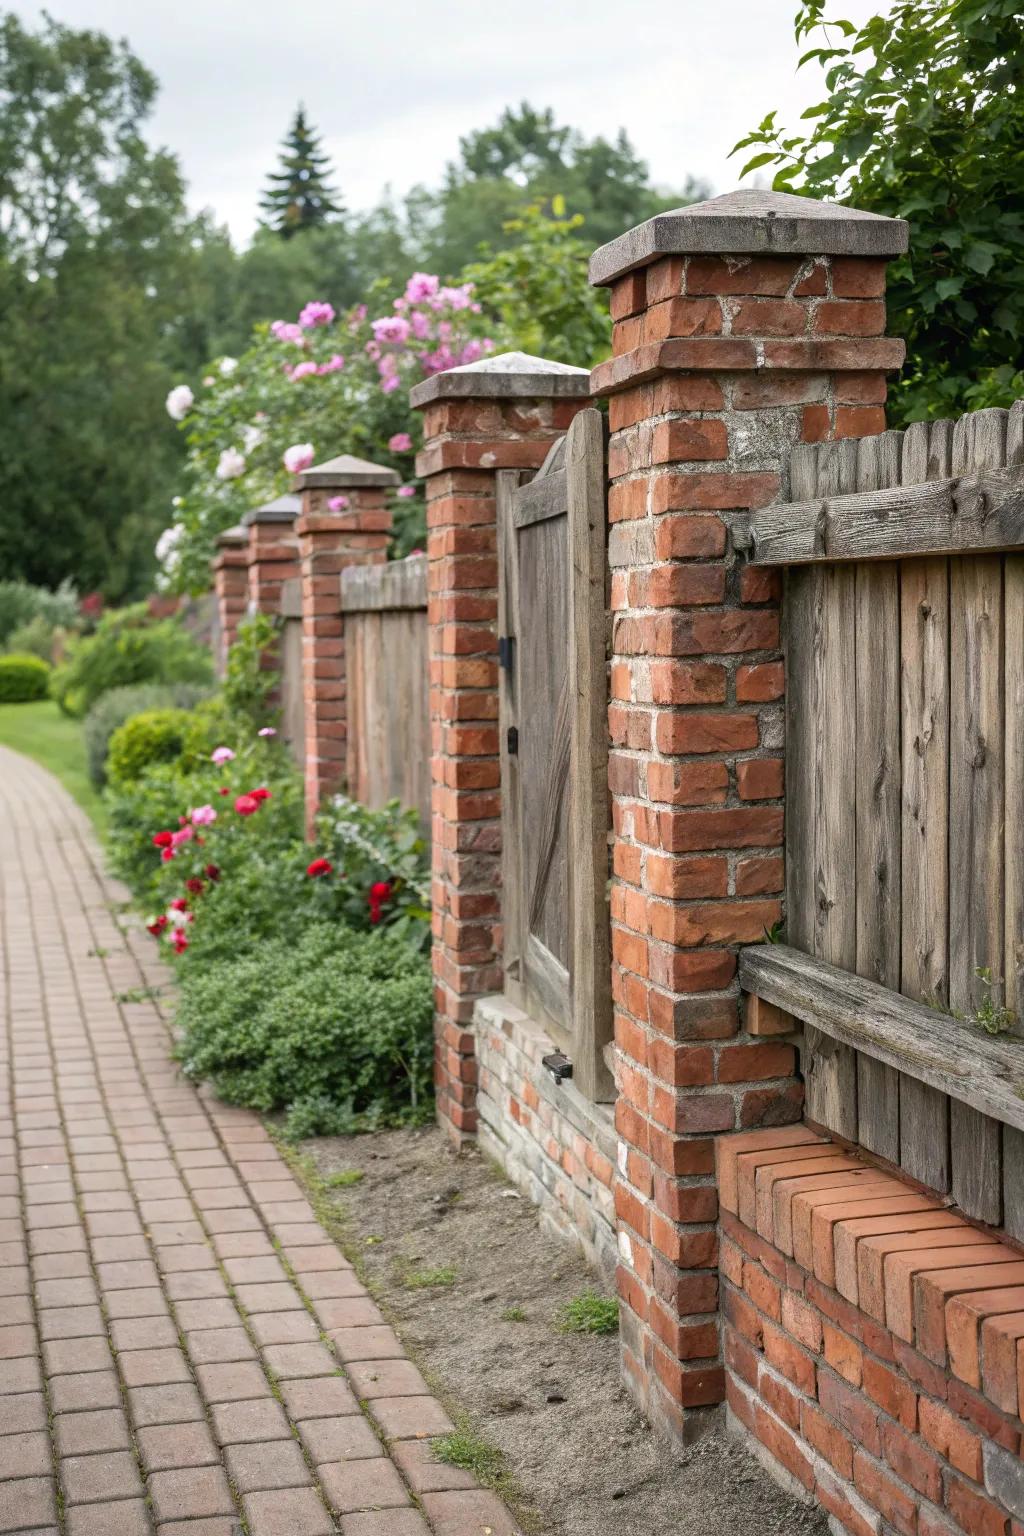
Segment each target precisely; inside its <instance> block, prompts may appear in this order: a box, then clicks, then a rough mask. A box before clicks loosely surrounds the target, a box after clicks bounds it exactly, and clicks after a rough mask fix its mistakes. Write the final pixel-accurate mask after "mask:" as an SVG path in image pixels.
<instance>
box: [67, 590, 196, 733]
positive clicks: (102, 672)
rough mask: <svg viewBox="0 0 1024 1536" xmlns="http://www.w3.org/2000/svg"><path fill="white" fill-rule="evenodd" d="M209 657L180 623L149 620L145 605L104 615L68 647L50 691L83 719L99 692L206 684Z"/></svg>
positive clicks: (70, 711) (71, 711)
mask: <svg viewBox="0 0 1024 1536" xmlns="http://www.w3.org/2000/svg"><path fill="white" fill-rule="evenodd" d="M212 676H213V665H212V661H211V657H210V654H209V652H208V651H207V650H206V648H205V647H204V646H202V645H200V644H199V643H198V641H196V640H194V639H193V638H192V636H191V635H190V634H189V633H188V631H187V630H186V629H185V628H184V627H183V626H182V624H181V623H180V621H179V620H178V619H158V620H156V621H153V620H152V619H151V618H150V616H149V611H148V609H147V606H146V604H145V603H136V604H135V605H134V606H132V607H130V608H120V609H115V610H114V611H113V612H111V613H108V614H104V616H103V618H102V619H101V620H100V622H99V624H98V625H97V627H96V631H95V633H94V634H92V635H85V636H80V637H79V638H78V639H76V640H74V641H72V642H71V644H70V645H69V646H68V653H67V657H66V659H65V660H64V661H63V662H62V663H61V665H60V666H59V667H58V668H57V669H56V671H55V672H54V675H53V683H52V693H53V696H54V698H55V699H56V700H57V703H58V704H59V705H60V707H61V709H62V710H64V712H65V713H66V714H69V715H75V716H77V717H79V718H81V717H82V716H84V715H87V714H88V712H89V710H90V709H91V708H92V706H93V705H94V704H95V702H96V700H97V699H98V698H99V697H100V695H101V694H103V693H106V692H108V690H109V689H111V688H123V687H127V686H128V685H130V684H133V683H209V682H210V681H211V680H212Z"/></svg>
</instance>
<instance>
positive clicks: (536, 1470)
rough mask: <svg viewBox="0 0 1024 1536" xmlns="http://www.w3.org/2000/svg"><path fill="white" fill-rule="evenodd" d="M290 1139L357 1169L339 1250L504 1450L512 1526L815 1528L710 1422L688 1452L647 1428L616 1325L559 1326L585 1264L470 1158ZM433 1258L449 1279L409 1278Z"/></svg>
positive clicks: (791, 1531)
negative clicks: (623, 1364) (601, 1332)
mask: <svg viewBox="0 0 1024 1536" xmlns="http://www.w3.org/2000/svg"><path fill="white" fill-rule="evenodd" d="M304 1151H306V1152H307V1153H308V1154H309V1155H310V1156H311V1158H312V1160H313V1162H314V1164H315V1166H316V1169H317V1170H318V1173H319V1175H320V1176H321V1177H325V1178H326V1177H329V1176H330V1175H332V1174H337V1173H339V1172H341V1171H343V1170H347V1169H350V1170H355V1171H359V1172H362V1174H363V1178H362V1179H361V1180H360V1182H359V1183H357V1184H354V1185H352V1186H350V1187H345V1188H337V1187H335V1188H332V1189H331V1190H330V1197H331V1199H332V1200H337V1201H338V1202H339V1203H340V1204H341V1206H342V1207H343V1209H344V1210H345V1212H346V1246H348V1248H349V1252H350V1254H351V1255H352V1256H354V1257H357V1258H358V1262H359V1264H360V1267H361V1269H362V1271H363V1273H364V1277H365V1278H366V1280H367V1282H368V1284H369V1286H370V1288H371V1290H372V1291H373V1293H374V1294H375V1295H376V1297H377V1299H378V1301H380V1303H381V1304H382V1306H383V1307H384V1309H385V1311H386V1312H388V1313H390V1314H391V1316H392V1317H393V1319H394V1321H395V1324H396V1326H397V1328H398V1330H399V1333H400V1335H401V1337H402V1339H403V1342H404V1344H405V1346H406V1348H407V1349H408V1350H409V1352H410V1354H411V1355H412V1357H413V1358H414V1359H415V1360H416V1362H417V1364H418V1365H419V1367H420V1369H421V1370H422V1371H423V1373H424V1374H425V1375H426V1377H427V1379H428V1381H429V1382H430V1384H431V1386H432V1387H433V1388H434V1390H435V1391H437V1392H438V1393H439V1394H440V1395H441V1396H442V1397H443V1398H444V1399H445V1401H446V1402H447V1404H448V1406H449V1409H450V1410H451V1412H452V1413H453V1416H454V1417H456V1419H458V1418H459V1415H460V1411H461V1412H464V1413H465V1414H466V1417H467V1419H468V1421H469V1422H470V1423H471V1424H472V1426H473V1428H474V1429H475V1430H476V1431H477V1432H478V1433H479V1434H480V1435H481V1436H482V1437H483V1438H484V1439H485V1440H487V1441H489V1442H490V1443H491V1444H492V1445H494V1446H496V1447H497V1448H498V1449H499V1450H500V1451H501V1452H502V1453H503V1456H504V1459H505V1463H506V1466H507V1469H508V1472H509V1475H510V1478H511V1482H512V1485H513V1486H512V1489H511V1490H510V1491H509V1497H510V1498H511V1499H512V1501H513V1504H514V1505H515V1506H517V1507H518V1513H519V1516H520V1519H521V1522H522V1524H523V1526H524V1529H526V1530H527V1531H529V1532H531V1533H538V1536H726V1533H728V1536H825V1533H827V1531H828V1524H827V1520H826V1518H825V1516H824V1515H823V1514H822V1513H821V1512H820V1511H819V1510H816V1509H808V1508H807V1507H806V1506H805V1505H803V1504H801V1503H798V1502H796V1500H794V1499H792V1498H790V1497H789V1496H788V1495H787V1494H786V1493H785V1492H783V1491H782V1490H781V1489H780V1488H779V1487H778V1486H777V1484H776V1483H775V1482H774V1481H773V1480H772V1479H771V1478H770V1477H769V1476H768V1474H767V1473H766V1472H765V1471H764V1470H763V1469H762V1468H761V1466H760V1465H759V1464H758V1463H757V1462H756V1461H755V1460H754V1459H753V1457H752V1456H750V1455H748V1454H747V1453H746V1452H745V1451H743V1450H742V1449H741V1448H740V1447H739V1446H738V1445H736V1444H735V1443H734V1442H732V1441H731V1440H729V1439H728V1438H727V1437H726V1436H725V1435H724V1433H723V1434H721V1435H712V1436H709V1437H708V1438H706V1439H705V1440H703V1441H702V1442H700V1443H699V1444H698V1445H696V1446H693V1447H692V1448H690V1449H689V1450H686V1451H673V1450H671V1449H669V1448H667V1447H666V1446H665V1445H664V1444H662V1443H660V1442H659V1441H658V1440H656V1439H655V1437H654V1436H653V1435H652V1434H651V1432H650V1430H649V1429H648V1428H647V1426H646V1424H645V1423H644V1421H643V1419H642V1418H641V1416H640V1414H639V1413H638V1412H637V1410H636V1409H635V1408H634V1407H633V1405H632V1403H631V1401H630V1399H629V1398H628V1396H627V1394H626V1392H625V1391H624V1389H623V1387H622V1386H621V1384H620V1381H619V1367H618V1340H617V1338H615V1337H614V1336H612V1337H608V1336H597V1335H592V1334H588V1335H582V1334H575V1333H566V1332H563V1331H561V1328H560V1313H561V1310H562V1308H563V1307H564V1305H565V1304H566V1303H567V1302H568V1301H570V1300H571V1299H572V1298H573V1297H576V1296H578V1295H580V1294H581V1293H582V1292H583V1291H585V1290H588V1289H593V1288H594V1286H595V1281H594V1277H593V1275H592V1274H591V1272H590V1271H589V1270H588V1269H587V1267H586V1265H585V1264H584V1263H583V1261H582V1259H581V1258H579V1257H578V1256H577V1255H576V1254H575V1253H574V1252H573V1251H572V1250H571V1249H570V1248H569V1247H567V1246H566V1245H565V1244H564V1243H563V1242H562V1241H561V1240H560V1239H558V1238H557V1237H555V1236H552V1235H550V1234H549V1233H548V1232H547V1231H545V1230H543V1229H542V1228H541V1225H540V1222H539V1220H538V1216H537V1212H536V1211H535V1210H534V1208H533V1207H532V1206H531V1205H530V1204H529V1203H528V1202H527V1201H525V1200H524V1199H522V1198H521V1197H520V1196H519V1194H518V1192H516V1191H515V1190H514V1189H513V1188H512V1186H511V1185H510V1184H508V1183H507V1182H506V1181H505V1180H504V1178H503V1177H502V1175H501V1173H500V1171H499V1170H496V1169H495V1168H494V1167H493V1166H492V1165H490V1164H489V1163H488V1162H487V1161H486V1160H485V1159H484V1158H483V1157H482V1156H480V1155H479V1154H478V1153H476V1152H474V1151H470V1152H466V1153H462V1154H461V1155H456V1154H455V1153H454V1152H453V1151H452V1150H451V1149H450V1147H449V1146H448V1143H447V1142H446V1140H445V1139H444V1137H443V1136H442V1135H441V1133H440V1132H439V1131H437V1130H435V1129H433V1128H431V1129H427V1130H420V1131H395V1132H388V1133H382V1134H378V1135H372V1136H356V1137H346V1138H331V1139H327V1138H325V1139H322V1140H317V1141H310V1142H307V1143H305V1146H304ZM437 1271H442V1272H443V1271H454V1277H450V1276H448V1275H444V1274H442V1275H441V1276H440V1277H439V1278H440V1281H441V1283H437V1284H434V1285H430V1284H425V1283H424V1282H425V1281H428V1280H430V1278H431V1272H437ZM445 1282H447V1283H445ZM513 1311H514V1316H513V1317H509V1316H508V1315H507V1314H509V1313H510V1312H513ZM520 1314H524V1316H523V1318H522V1320H519V1317H520Z"/></svg>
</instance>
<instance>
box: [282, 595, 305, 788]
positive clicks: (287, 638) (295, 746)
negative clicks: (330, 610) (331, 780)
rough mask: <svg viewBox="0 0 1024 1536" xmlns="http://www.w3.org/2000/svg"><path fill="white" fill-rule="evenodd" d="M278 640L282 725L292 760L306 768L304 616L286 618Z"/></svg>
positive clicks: (298, 765)
mask: <svg viewBox="0 0 1024 1536" xmlns="http://www.w3.org/2000/svg"><path fill="white" fill-rule="evenodd" d="M285 585H286V586H287V585H288V583H287V582H286V583H285ZM282 606H283V605H282ZM300 612H301V610H300ZM278 644H279V649H278V663H279V666H280V670H281V685H280V687H281V729H282V732H283V734H284V739H285V741H286V742H287V745H288V750H289V752H290V753H291V756H292V761H293V762H294V763H295V765H296V767H298V768H302V767H303V766H304V764H305V761H306V708H305V699H304V697H303V685H302V619H301V617H299V618H286V619H285V621H284V623H283V624H282V625H281V636H280V640H279V643H278Z"/></svg>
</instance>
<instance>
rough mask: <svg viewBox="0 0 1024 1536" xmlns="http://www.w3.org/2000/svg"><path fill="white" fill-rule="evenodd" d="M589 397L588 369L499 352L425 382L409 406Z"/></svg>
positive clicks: (411, 396) (413, 392) (413, 393)
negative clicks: (450, 401) (469, 401)
mask: <svg viewBox="0 0 1024 1536" xmlns="http://www.w3.org/2000/svg"><path fill="white" fill-rule="evenodd" d="M589 395H590V371H589V369H587V368H576V367H575V366H574V365H573V364H572V363H556V362H554V361H553V360H552V359H551V358H550V357H533V356H531V354H530V353H529V352H498V353H496V354H495V355H494V356H493V357H482V358H481V359H480V361H479V362H476V363H463V364H462V366H461V367H459V368H446V369H445V371H444V372H443V373H435V374H434V375H433V377H432V378H429V379H424V380H423V381H422V382H421V383H419V384H417V385H416V386H415V387H414V388H413V389H411V390H410V391H409V404H410V405H411V406H412V407H413V408H414V409H415V410H421V409H422V408H423V407H424V406H427V405H432V404H433V402H434V401H435V400H483V399H488V400H492V399H497V400H538V399H549V398H563V399H565V398H569V399H573V400H578V399H586V398H587V397H589Z"/></svg>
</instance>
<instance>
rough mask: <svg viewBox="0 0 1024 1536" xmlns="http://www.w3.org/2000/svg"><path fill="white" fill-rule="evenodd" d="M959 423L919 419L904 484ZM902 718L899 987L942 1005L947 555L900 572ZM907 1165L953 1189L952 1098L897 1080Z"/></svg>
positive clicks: (929, 474) (945, 468)
mask: <svg viewBox="0 0 1024 1536" xmlns="http://www.w3.org/2000/svg"><path fill="white" fill-rule="evenodd" d="M951 437H952V423H950V422H945V421H940V422H933V423H931V425H930V426H929V425H928V424H926V423H923V422H921V423H915V424H914V426H912V427H910V428H908V429H907V432H906V433H905V434H904V440H903V464H902V473H901V479H902V482H903V484H904V485H913V484H916V483H920V482H922V481H924V480H933V479H943V478H945V477H946V476H947V475H948V474H949V467H950V440H951ZM900 609H901V620H900V713H901V719H902V733H903V743H902V778H903V784H902V861H901V865H902V873H901V956H900V965H901V983H900V986H901V990H902V991H903V992H905V993H906V994H907V996H908V997H913V998H917V999H918V1000H919V1001H922V1002H928V1001H933V1002H934V1003H936V1004H937V1005H938V1006H940V1007H941V1006H944V1005H945V1004H946V1003H947V1002H948V999H949V970H948V880H947V871H948V841H947V839H948V823H949V811H948V755H949V580H948V563H947V561H946V560H944V559H935V560H907V561H904V562H903V565H902V568H901V572H900ZM900 1164H901V1166H902V1167H903V1168H904V1169H905V1170H906V1172H907V1173H909V1174H910V1175H911V1177H912V1178H915V1179H920V1180H921V1182H922V1183H923V1184H927V1185H929V1186H930V1187H931V1188H932V1189H936V1190H938V1191H939V1192H940V1193H943V1194H944V1193H945V1192H946V1191H947V1190H948V1189H949V1180H950V1173H949V1100H948V1099H947V1098H946V1096H945V1095H944V1094H941V1093H938V1092H937V1091H936V1090H935V1089H934V1088H929V1087H928V1086H927V1085H926V1084H924V1083H919V1082H918V1081H917V1080H916V1079H915V1078H912V1077H905V1076H902V1077H901V1078H900Z"/></svg>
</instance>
